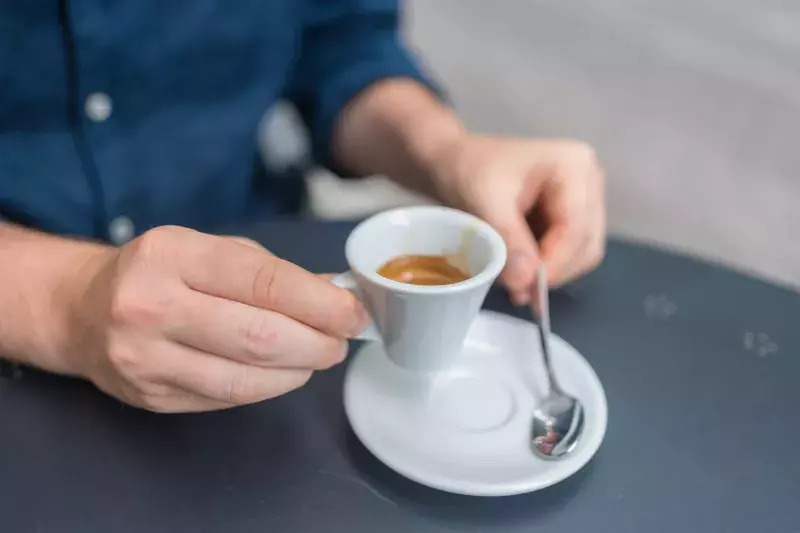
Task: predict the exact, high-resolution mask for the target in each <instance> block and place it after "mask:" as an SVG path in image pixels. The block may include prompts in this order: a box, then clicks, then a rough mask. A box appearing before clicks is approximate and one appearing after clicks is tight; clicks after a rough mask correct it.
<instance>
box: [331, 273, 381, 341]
mask: <svg viewBox="0 0 800 533" xmlns="http://www.w3.org/2000/svg"><path fill="white" fill-rule="evenodd" d="M331 282H332V283H333V284H334V285H336V286H337V287H341V288H343V289H346V290H348V291H350V292H351V293H353V296H355V297H356V298H358V299H359V300H360V301H361V302H363V301H364V299H363V298H362V297H361V290H360V289H359V287H358V283H356V279H355V278H354V277H353V274H351V273H350V272H342V273H341V274H337V275H336V276H334V277H333V279H332V280H331ZM353 338H354V339H357V340H360V341H371V342H380V341H382V340H383V339H382V338H381V334H380V333H378V328H376V327H375V322H374V321H372V322H370V323H369V326H367V328H366V329H365V330H364V331H362V332H361V333H360V334H359V335H356V336H355V337H353Z"/></svg>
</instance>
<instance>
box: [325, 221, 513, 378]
mask: <svg viewBox="0 0 800 533" xmlns="http://www.w3.org/2000/svg"><path fill="white" fill-rule="evenodd" d="M345 255H346V257H347V262H348V264H349V266H350V270H349V271H348V272H345V273H343V274H339V275H338V276H336V277H335V278H334V280H333V282H334V283H335V284H336V285H338V286H340V287H343V288H345V289H348V290H350V291H352V292H353V293H354V294H356V296H357V297H358V298H359V299H360V300H361V301H362V302H363V303H364V305H365V307H366V308H367V310H368V311H369V313H370V316H371V317H372V320H373V323H372V324H371V325H370V326H369V327H368V328H367V329H366V330H365V331H364V333H362V334H361V335H360V336H359V339H362V340H367V341H376V342H382V343H383V344H384V347H385V350H386V354H387V355H388V356H389V358H390V359H391V360H392V361H393V362H394V363H395V364H396V365H398V366H400V367H402V368H405V369H407V370H411V371H415V372H421V373H433V372H439V371H442V370H445V369H447V368H448V367H450V366H451V365H452V363H453V362H454V361H455V360H456V359H457V358H458V356H459V354H460V353H461V351H462V348H463V346H464V340H465V338H466V335H467V332H468V331H469V328H470V325H471V324H472V321H473V320H474V319H475V317H476V316H477V314H478V311H480V309H481V306H482V305H483V302H484V300H485V298H486V294H487V292H488V291H489V288H490V287H491V285H492V283H494V281H495V280H496V279H497V276H498V275H499V274H500V272H501V271H502V269H503V266H504V265H505V262H506V246H505V243H504V242H503V239H502V238H501V237H500V235H499V234H498V233H497V232H496V231H495V230H494V229H493V228H492V227H491V226H489V224H487V223H486V222H484V221H482V220H480V219H479V218H477V217H474V216H472V215H470V214H467V213H464V212H462V211H457V210H455V209H449V208H445V207H435V206H422V207H407V208H399V209H393V210H390V211H386V212H383V213H379V214H377V215H375V216H373V217H371V218H369V219H367V220H365V221H364V222H362V223H360V224H359V225H358V226H356V228H355V229H354V230H353V232H352V233H351V234H350V236H349V237H348V239H347V244H346V245H345ZM404 255H445V256H448V257H452V258H454V262H456V261H458V263H459V264H457V265H456V266H459V267H461V268H463V269H464V270H465V271H466V273H467V274H469V276H470V277H469V279H467V280H465V281H461V282H458V283H453V284H449V285H412V284H409V283H402V282H399V281H394V280H391V279H388V278H385V277H383V276H381V275H380V274H378V270H379V269H380V268H381V266H383V265H384V264H385V263H387V262H388V261H390V260H392V259H395V258H397V257H401V256H404Z"/></svg>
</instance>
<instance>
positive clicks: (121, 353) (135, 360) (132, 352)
mask: <svg viewBox="0 0 800 533" xmlns="http://www.w3.org/2000/svg"><path fill="white" fill-rule="evenodd" d="M106 354H107V359H108V362H109V363H110V364H111V367H112V368H113V369H114V370H116V371H117V373H119V374H121V375H123V376H126V377H135V376H138V375H140V374H141V370H142V366H143V365H144V363H143V361H142V357H141V355H140V352H139V351H138V350H136V349H135V348H134V347H133V346H131V345H130V344H128V343H125V342H111V343H109V345H108V348H107V349H106Z"/></svg>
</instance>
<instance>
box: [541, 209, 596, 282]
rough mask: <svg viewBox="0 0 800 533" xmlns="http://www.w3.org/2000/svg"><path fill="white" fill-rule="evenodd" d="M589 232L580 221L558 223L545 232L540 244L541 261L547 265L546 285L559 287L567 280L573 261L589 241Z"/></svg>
mask: <svg viewBox="0 0 800 533" xmlns="http://www.w3.org/2000/svg"><path fill="white" fill-rule="evenodd" d="M589 237H590V235H589V233H588V231H586V228H585V227H584V225H583V224H582V222H581V221H572V223H571V224H558V225H556V226H553V227H551V228H550V229H549V230H548V231H547V233H545V235H544V237H543V238H542V242H541V244H540V250H541V254H542V261H544V262H545V264H546V265H547V285H548V286H549V287H559V286H561V285H563V284H564V283H566V282H567V281H569V279H570V278H569V275H570V272H571V270H574V269H577V267H576V265H574V261H575V259H576V258H577V257H579V254H580V252H581V250H582V249H583V248H584V247H585V246H586V245H587V244H588V242H589Z"/></svg>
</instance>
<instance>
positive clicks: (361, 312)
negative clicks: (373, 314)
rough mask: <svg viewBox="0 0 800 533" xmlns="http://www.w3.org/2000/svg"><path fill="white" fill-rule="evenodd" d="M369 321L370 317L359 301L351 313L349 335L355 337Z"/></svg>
mask: <svg viewBox="0 0 800 533" xmlns="http://www.w3.org/2000/svg"><path fill="white" fill-rule="evenodd" d="M371 321H372V319H371V318H370V316H369V314H368V313H367V310H366V309H365V308H364V306H363V305H362V304H360V303H359V304H358V305H357V306H356V312H355V313H354V314H353V322H352V324H351V326H350V335H351V336H353V337H355V336H357V335H359V334H360V333H363V331H364V330H365V329H367V326H369V323H370V322H371Z"/></svg>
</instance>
